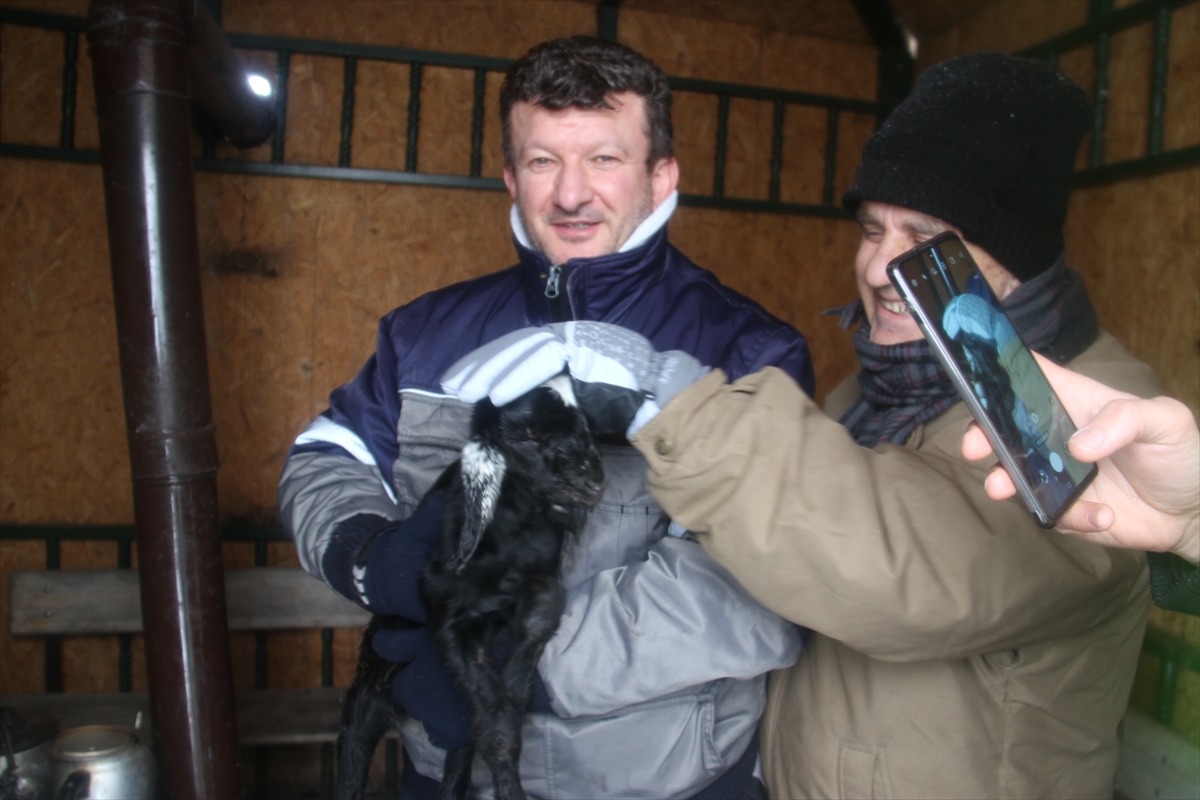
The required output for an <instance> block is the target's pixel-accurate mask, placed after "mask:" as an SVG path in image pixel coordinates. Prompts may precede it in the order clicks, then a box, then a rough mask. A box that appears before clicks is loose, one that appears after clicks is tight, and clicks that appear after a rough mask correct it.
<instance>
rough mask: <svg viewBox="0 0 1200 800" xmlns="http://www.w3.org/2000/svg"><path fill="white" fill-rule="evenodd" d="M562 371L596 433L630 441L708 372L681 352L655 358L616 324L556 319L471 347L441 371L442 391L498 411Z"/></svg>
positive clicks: (644, 342)
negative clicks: (486, 400)
mask: <svg viewBox="0 0 1200 800" xmlns="http://www.w3.org/2000/svg"><path fill="white" fill-rule="evenodd" d="M564 370H565V371H567V372H569V373H570V375H571V378H572V379H573V382H574V386H575V392H576V396H577V398H578V400H579V405H580V408H582V409H583V410H584V412H585V413H586V414H587V415H588V416H589V417H591V419H592V423H593V425H594V426H595V427H596V429H597V431H598V432H600V433H608V432H617V431H624V432H625V433H626V435H628V436H632V435H633V434H634V433H635V432H636V431H637V430H638V429H640V428H641V427H642V426H643V425H645V424H646V423H647V422H649V421H650V420H651V419H653V418H654V415H655V414H657V413H658V411H659V409H660V408H662V407H663V406H664V405H665V404H666V403H667V401H668V400H670V399H671V398H672V397H674V396H675V395H676V394H678V393H679V392H680V391H681V390H682V389H685V388H686V387H688V386H690V385H691V384H692V383H694V382H695V381H697V380H699V379H700V378H701V377H703V376H704V375H705V374H707V373H708V371H709V368H708V367H706V366H703V365H702V364H701V363H700V362H699V361H697V360H696V359H695V358H693V357H692V356H690V355H688V354H687V353H685V352H683V351H682V350H669V351H667V352H665V353H659V352H657V351H655V349H654V347H653V345H651V344H650V342H649V340H648V339H646V338H645V337H644V336H642V335H640V334H637V333H634V332H633V331H631V330H628V329H626V328H622V327H620V326H618V325H610V324H608V323H605V322H556V323H554V324H553V325H546V326H543V327H541V328H524V329H522V330H519V331H513V332H512V333H510V334H508V335H506V336H502V337H500V338H499V339H496V340H495V341H492V342H490V343H488V344H486V345H484V346H483V347H480V348H478V349H476V350H474V351H473V352H471V353H469V354H468V355H466V356H465V357H463V358H462V359H460V360H459V361H458V362H457V363H456V364H454V366H452V367H451V368H450V369H449V370H448V371H447V372H446V374H445V375H444V376H443V377H442V388H443V389H444V390H445V391H447V392H449V393H450V394H453V395H455V396H457V397H458V399H459V400H462V401H463V402H467V403H474V402H477V401H478V400H481V399H482V398H483V397H485V396H486V397H489V398H491V400H492V402H493V403H495V404H496V405H498V406H502V405H504V404H505V403H508V402H510V401H512V400H515V399H516V398H517V397H520V396H521V395H523V394H525V393H526V392H528V391H529V390H530V389H533V388H535V387H537V386H540V385H541V384H543V383H545V382H546V381H547V380H549V379H550V378H553V377H554V376H555V375H559V374H561V373H562V372H563V371H564Z"/></svg>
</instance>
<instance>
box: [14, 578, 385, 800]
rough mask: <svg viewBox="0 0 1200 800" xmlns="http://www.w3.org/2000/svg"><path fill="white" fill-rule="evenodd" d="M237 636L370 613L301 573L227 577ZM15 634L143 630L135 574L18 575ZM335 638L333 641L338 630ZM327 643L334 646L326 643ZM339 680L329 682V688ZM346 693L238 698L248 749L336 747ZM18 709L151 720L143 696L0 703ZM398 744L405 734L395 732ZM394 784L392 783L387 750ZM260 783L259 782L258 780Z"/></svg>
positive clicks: (240, 731) (327, 773) (64, 720)
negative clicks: (273, 746) (333, 745)
mask: <svg viewBox="0 0 1200 800" xmlns="http://www.w3.org/2000/svg"><path fill="white" fill-rule="evenodd" d="M225 588H226V603H227V611H228V621H229V630H230V631H231V632H232V631H255V632H259V633H263V632H266V631H281V630H297V629H312V628H320V629H323V630H326V631H331V629H333V628H360V627H362V626H364V625H366V624H367V621H368V620H369V619H370V614H369V613H368V612H366V611H364V610H363V609H362V608H360V607H358V606H357V605H355V604H353V603H351V602H349V601H347V600H345V599H344V598H342V597H340V596H338V595H337V594H336V593H334V592H333V591H331V590H330V589H329V588H328V587H327V586H325V584H323V583H322V582H320V581H319V580H317V579H315V578H313V577H311V576H309V575H308V574H306V573H305V572H304V571H303V570H301V569H299V568H296V567H251V568H245V569H227V570H226V571H225ZM10 598H11V602H10V606H9V609H10V615H9V616H10V619H9V624H10V628H9V630H10V632H11V634H12V635H14V636H41V637H56V636H81V635H98V634H126V635H128V634H135V633H141V631H142V608H141V595H140V591H139V587H138V574H137V570H135V569H102V570H57V569H49V570H32V571H14V572H12V573H11V574H10ZM328 638H329V639H332V634H331V633H330V635H329V637H328ZM326 646H327V647H328V642H327V643H326ZM330 678H331V676H327V677H326V682H331V680H330ZM343 691H344V689H343V688H338V687H333V686H323V687H314V688H306V689H266V688H260V689H254V690H249V691H241V692H237V693H236V695H235V707H236V712H235V713H236V724H237V735H238V743H239V745H241V746H254V747H262V746H267V745H290V744H313V743H319V744H324V745H332V743H333V742H334V741H336V739H337V729H338V720H339V717H340V714H341V696H342V692H343ZM0 704H3V705H7V706H11V707H13V708H15V709H16V710H17V712H18V713H32V712H38V713H46V714H50V715H52V716H54V717H55V718H57V719H58V721H59V724H60V726H61V727H62V728H70V727H75V726H78V725H92V724H123V725H132V724H134V721H135V719H136V718H137V714H138V712H143V714H144V716H143V722H144V724H148V721H149V719H150V714H149V699H148V697H147V694H146V693H145V692H109V693H97V694H63V693H61V692H58V693H47V694H36V695H11V696H9V697H6V698H4V699H3V700H0ZM391 738H392V739H396V738H397V734H396V733H395V731H393V732H392V734H391ZM323 750H324V753H323V758H322V779H321V783H322V788H323V791H322V794H323V795H325V794H328V793H329V790H330V789H331V787H332V749H330V748H323ZM388 750H389V758H388V761H389V764H388V769H387V772H388V773H389V774H388V779H387V783H388V784H389V788H390V786H391V785H394V784H393V781H394V772H395V767H394V760H395V750H394V747H389V748H388ZM257 782H258V781H256V783H257Z"/></svg>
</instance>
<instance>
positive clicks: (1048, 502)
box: [887, 231, 1096, 528]
mask: <svg viewBox="0 0 1200 800" xmlns="http://www.w3.org/2000/svg"><path fill="white" fill-rule="evenodd" d="M887 272H888V277H889V278H890V279H891V281H892V285H894V286H895V287H896V290H897V291H898V292H899V293H900V296H901V297H903V298H904V300H905V301H906V302H907V303H908V307H909V310H910V312H911V313H912V314H913V316H914V317H915V318H916V321H917V324H918V325H919V326H920V328H921V332H922V333H923V334H924V335H925V338H926V339H927V340H928V341H929V343H930V345H931V346H932V347H933V351H934V353H935V354H936V355H937V357H938V360H939V361H940V362H941V363H942V366H943V367H945V369H946V371H947V373H949V375H950V378H951V380H952V381H953V382H954V385H955V387H956V388H957V389H958V392H959V394H960V395H961V396H962V398H963V401H964V402H966V404H967V407H968V408H969V409H970V410H971V414H972V415H973V416H974V417H975V419H976V420H977V421H978V422H979V424H980V426H981V427H982V428H983V431H984V433H985V434H986V435H987V437H988V440H989V441H990V442H991V444H992V449H993V450H994V451H995V452H996V455H997V456H998V457H999V459H1000V461H1001V463H1003V464H1004V466H1005V468H1006V469H1007V470H1008V472H1009V474H1010V475H1012V476H1013V482H1014V483H1015V484H1016V487H1017V492H1018V493H1019V494H1020V495H1021V498H1022V500H1024V502H1025V505H1026V506H1027V507H1028V508H1029V510H1030V512H1031V513H1032V514H1033V515H1034V517H1035V518H1036V519H1037V521H1038V524H1040V525H1042V526H1043V527H1046V528H1052V527H1054V524H1055V522H1056V521H1057V520H1058V518H1059V517H1060V516H1061V515H1062V513H1063V512H1064V511H1065V510H1066V509H1067V508H1068V507H1069V506H1070V505H1071V503H1073V502H1074V501H1075V499H1076V498H1077V497H1078V496H1079V494H1080V492H1082V491H1083V489H1084V487H1086V486H1087V484H1088V483H1089V482H1090V481H1091V480H1092V479H1093V478H1094V477H1095V474H1096V468H1095V466H1094V465H1090V464H1084V463H1083V462H1081V461H1079V460H1078V459H1076V458H1075V457H1074V456H1072V455H1071V453H1070V451H1069V450H1068V449H1067V440H1068V439H1070V438H1071V435H1072V434H1073V433H1074V432H1075V425H1074V424H1073V423H1072V422H1071V418H1070V417H1069V416H1068V415H1067V413H1066V410H1065V409H1064V407H1063V404H1062V402H1061V401H1060V400H1059V399H1058V397H1057V396H1056V395H1055V394H1054V390H1053V389H1051V388H1050V384H1049V383H1048V382H1047V381H1046V377H1045V375H1043V374H1042V371H1041V369H1040V368H1039V367H1038V365H1037V362H1036V361H1034V359H1033V354H1032V353H1031V352H1030V351H1029V348H1028V347H1027V346H1026V345H1025V343H1024V341H1022V339H1021V337H1020V335H1019V334H1018V333H1017V331H1016V329H1015V328H1014V327H1013V324H1012V321H1011V320H1009V318H1008V315H1007V314H1006V313H1005V312H1004V308H1003V307H1002V306H1001V305H1000V301H999V300H998V299H997V298H996V295H995V294H994V293H993V292H992V290H991V287H990V286H989V285H988V283H987V280H986V279H985V278H984V277H983V275H982V273H980V271H979V268H978V267H977V266H976V264H975V262H974V260H973V259H972V258H971V255H970V253H969V252H968V251H967V248H966V246H965V245H964V244H963V243H962V240H961V239H959V238H958V236H957V235H956V234H955V233H953V232H951V231H947V232H945V233H942V234H939V235H937V236H935V237H934V238H932V239H930V240H929V241H927V242H925V243H923V244H921V245H920V246H918V247H915V248H913V249H912V250H909V251H908V252H907V253H904V254H903V255H901V256H899V257H898V258H896V259H894V260H893V261H892V262H891V263H890V264H888V268H887Z"/></svg>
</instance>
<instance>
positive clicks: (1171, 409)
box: [1067, 397, 1194, 462]
mask: <svg viewBox="0 0 1200 800" xmlns="http://www.w3.org/2000/svg"><path fill="white" fill-rule="evenodd" d="M1191 427H1194V423H1193V422H1192V417H1191V412H1190V411H1189V410H1188V408H1187V406H1185V405H1183V404H1182V403H1180V402H1179V401H1177V400H1172V399H1171V398H1168V397H1157V398H1155V399H1153V400H1139V399H1137V398H1126V397H1121V398H1118V399H1115V400H1111V401H1109V402H1108V403H1106V404H1105V405H1104V407H1103V408H1101V409H1100V411H1099V412H1098V413H1097V414H1096V416H1095V417H1093V418H1092V419H1091V420H1089V421H1088V423H1087V425H1085V426H1084V427H1083V428H1081V429H1080V430H1078V431H1076V433H1075V435H1074V436H1072V437H1071V440H1070V441H1069V442H1068V443H1067V444H1068V447H1070V449H1071V454H1072V455H1074V456H1075V457H1076V458H1078V459H1079V460H1080V461H1088V462H1092V461H1099V460H1100V459H1102V458H1105V457H1106V456H1110V455H1112V454H1113V453H1115V452H1116V451H1118V450H1120V449H1121V448H1122V447H1125V446H1126V445H1128V444H1130V443H1131V442H1134V441H1138V442H1145V443H1147V444H1178V443H1179V440H1180V438H1181V434H1185V433H1187V432H1188V431H1189V430H1190V428H1191Z"/></svg>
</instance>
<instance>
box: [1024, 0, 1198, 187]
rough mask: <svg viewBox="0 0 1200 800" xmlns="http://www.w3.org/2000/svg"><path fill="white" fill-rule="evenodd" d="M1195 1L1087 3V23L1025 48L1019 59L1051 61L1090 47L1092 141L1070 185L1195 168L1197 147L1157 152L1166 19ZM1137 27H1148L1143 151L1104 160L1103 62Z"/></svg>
mask: <svg viewBox="0 0 1200 800" xmlns="http://www.w3.org/2000/svg"><path fill="white" fill-rule="evenodd" d="M1194 2H1196V0H1141V2H1138V3H1132V4H1130V5H1127V6H1124V7H1122V8H1118V9H1115V10H1114V8H1113V0H1089V5H1088V20H1087V22H1086V23H1084V24H1083V25H1080V26H1079V27H1077V28H1072V29H1071V30H1069V31H1065V32H1064V33H1061V34H1059V35H1058V36H1055V37H1053V38H1050V39H1047V40H1046V41H1044V42H1042V43H1041V44H1036V45H1034V46H1032V47H1027V48H1025V49H1024V50H1021V51H1020V53H1019V54H1020V55H1025V56H1030V57H1033V58H1046V59H1049V60H1051V61H1053V62H1055V63H1057V62H1058V61H1059V60H1060V59H1061V58H1062V56H1063V55H1064V54H1066V53H1070V52H1073V51H1077V50H1081V49H1083V48H1086V47H1094V48H1095V51H1094V58H1093V65H1094V70H1095V72H1094V75H1093V78H1092V108H1093V113H1094V116H1093V119H1092V138H1091V143H1090V145H1089V149H1088V163H1087V166H1086V167H1085V168H1083V169H1081V170H1078V171H1077V172H1076V173H1075V179H1074V184H1075V185H1076V186H1087V185H1092V184H1098V183H1108V182H1111V181H1115V180H1120V179H1122V178H1133V177H1138V176H1143V175H1153V174H1155V173H1157V172H1161V171H1163V170H1167V169H1173V168H1176V167H1181V166H1186V165H1189V164H1200V144H1197V145H1191V146H1188V147H1182V148H1179V149H1177V150H1171V151H1164V150H1163V117H1164V116H1165V114H1166V110H1167V73H1168V71H1169V66H1170V63H1171V62H1170V59H1171V53H1170V47H1171V18H1172V16H1173V14H1174V12H1175V11H1176V10H1177V9H1179V8H1182V7H1183V6H1186V5H1189V4H1191V3H1194ZM1138 25H1153V27H1154V30H1153V43H1154V46H1153V53H1152V56H1151V66H1150V83H1149V85H1148V86H1147V87H1146V89H1147V92H1148V93H1149V104H1148V107H1149V119H1148V120H1147V123H1146V124H1147V141H1146V152H1145V154H1144V155H1142V156H1140V157H1138V158H1132V159H1126V160H1122V161H1117V162H1113V163H1108V162H1106V158H1105V155H1106V154H1105V150H1106V146H1107V136H1106V131H1107V127H1108V105H1109V100H1110V96H1109V62H1110V59H1111V49H1112V37H1113V36H1114V35H1116V34H1118V33H1120V32H1122V31H1125V30H1128V29H1130V28H1133V27H1136V26H1138Z"/></svg>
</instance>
